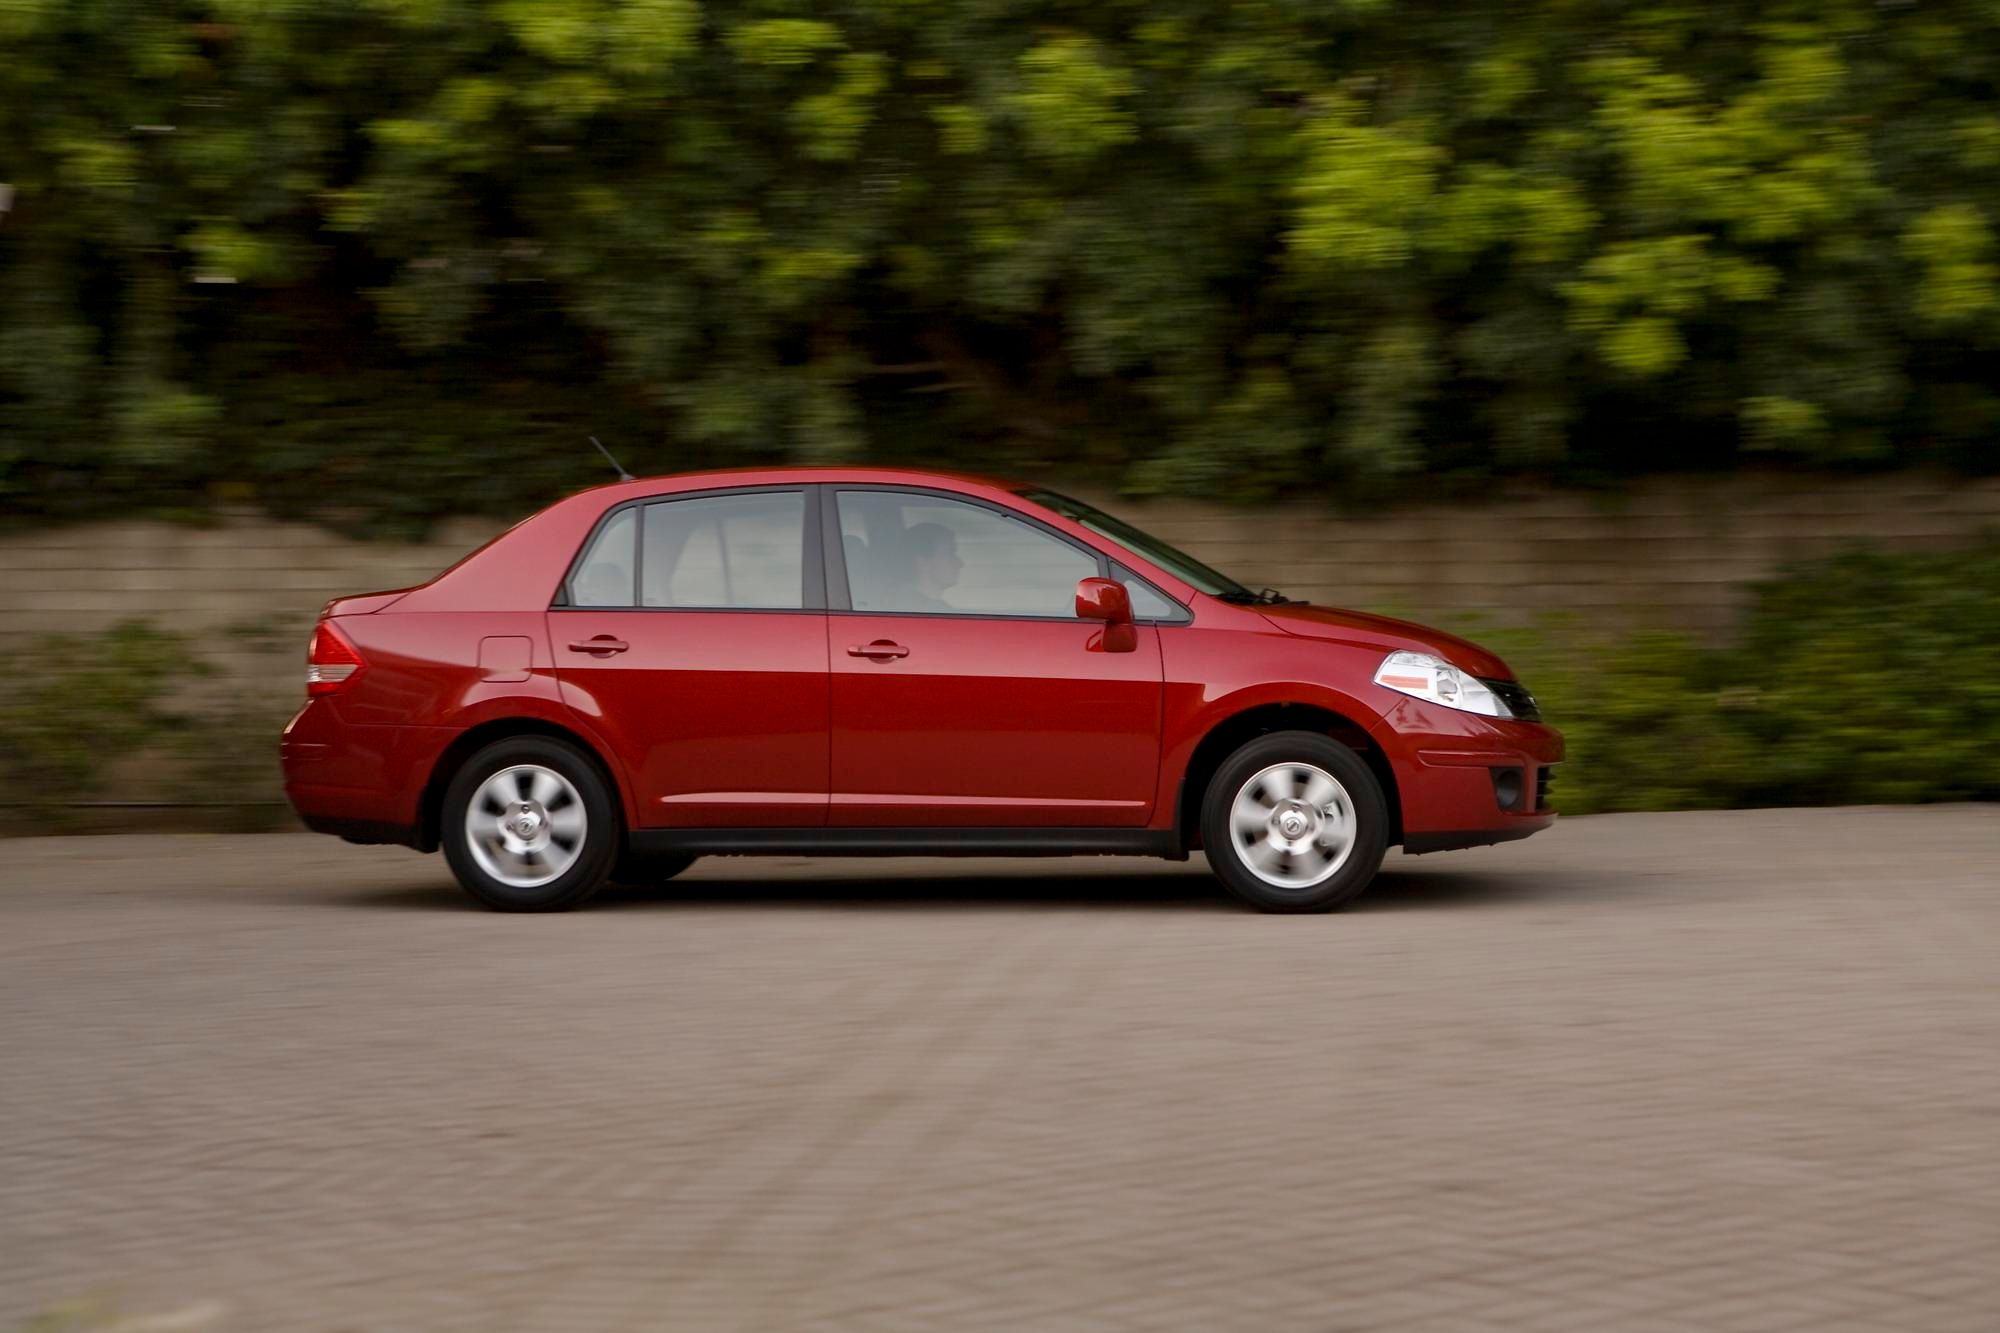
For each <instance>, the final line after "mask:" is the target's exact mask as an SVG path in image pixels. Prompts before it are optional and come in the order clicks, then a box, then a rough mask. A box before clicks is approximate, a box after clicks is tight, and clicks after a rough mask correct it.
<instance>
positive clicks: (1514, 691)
mask: <svg viewBox="0 0 2000 1333" xmlns="http://www.w3.org/2000/svg"><path fill="white" fill-rule="evenodd" d="M1479 683H1480V684H1481V685H1484V686H1485V687H1486V688H1487V689H1489V690H1491V691H1493V692H1494V693H1495V694H1497V695H1499V696H1500V702H1501V703H1503V704H1506V705H1507V711H1508V712H1510V713H1512V714H1513V715H1514V716H1515V717H1518V718H1520V719H1521V720H1522V721H1523V722H1540V721H1541V720H1542V710H1541V709H1540V708H1538V707H1536V706H1535V696H1534V695H1532V694H1530V693H1528V688H1527V686H1525V685H1523V684H1521V682H1520V681H1518V680H1488V679H1486V678H1485V677H1484V676H1481V677H1480V678H1479Z"/></svg>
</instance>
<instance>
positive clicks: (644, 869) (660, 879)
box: [610, 852, 695, 889]
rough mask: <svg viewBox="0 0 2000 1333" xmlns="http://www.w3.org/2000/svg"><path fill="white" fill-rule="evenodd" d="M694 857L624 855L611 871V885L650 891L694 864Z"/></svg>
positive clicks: (677, 855)
mask: <svg viewBox="0 0 2000 1333" xmlns="http://www.w3.org/2000/svg"><path fill="white" fill-rule="evenodd" d="M694 860H695V859H694V857H692V856H689V855H686V854H683V853H680V852H667V853H662V854H661V855H658V856H640V855H636V854H634V853H630V852H628V853H626V854H625V855H624V856H623V857H622V858H620V859H619V862H618V864H617V865H616V866H614V867H612V870H611V881H610V882H611V883H613V884H618V885H622V886H624V887H626V888H632V889H650V888H652V887H653V886H654V885H656V884H664V883H666V882H667V881H668V880H670V879H672V878H673V877H674V876H675V875H678V874H680V873H681V871H683V870H686V869H687V868H688V867H689V866H691V865H693V864H694Z"/></svg>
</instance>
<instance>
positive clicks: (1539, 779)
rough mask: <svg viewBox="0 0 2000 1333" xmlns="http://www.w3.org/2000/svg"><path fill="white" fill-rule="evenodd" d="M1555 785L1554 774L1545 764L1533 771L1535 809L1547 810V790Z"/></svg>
mask: <svg viewBox="0 0 2000 1333" xmlns="http://www.w3.org/2000/svg"><path fill="white" fill-rule="evenodd" d="M1555 785H1556V772H1555V770H1554V769H1552V768H1550V767H1549V766H1548V765H1547V764H1543V765H1542V766H1541V767H1540V768H1538V769H1536V770H1535V809H1537V810H1546V809H1548V808H1549V788H1551V787H1553V786H1555Z"/></svg>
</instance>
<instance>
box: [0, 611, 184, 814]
mask: <svg viewBox="0 0 2000 1333" xmlns="http://www.w3.org/2000/svg"><path fill="white" fill-rule="evenodd" d="M209 670H210V668H209V667H208V666H207V664H206V663H204V662H203V661H202V660H201V659H200V658H198V657H196V656H195V654H194V653H193V651H192V650H191V649H190V648H189V647H188V644H187V641H186V640H185V639H184V638H182V637H181V636H180V635H178V634H172V633H169V632H167V631H165V630H160V629H155V628H153V627H152V626H150V625H145V624H140V623H137V622H127V623H125V624H122V625H119V626H117V627H115V628H114V629H111V630H110V631H108V632H106V633H103V634H97V635H91V636H88V637H77V636H69V635H52V636H50V637H48V638H44V639H39V640H36V641H34V642H32V643H30V644H28V645H27V646H26V647H24V648H20V649H17V650H15V651H12V652H9V653H6V654H4V655H0V762H4V764H5V767H6V769H7V771H8V772H10V773H18V774H27V775H30V780H29V781H27V782H24V783H21V784H20V787H19V794H18V796H17V797H16V798H15V802H14V804H15V813H16V815H25V816H28V817H30V818H31V819H32V818H34V817H36V816H46V815H50V814H57V813H59V812H60V811H61V810H62V809H64V808H65V807H68V806H71V805H74V804H75V803H77V802H79V801H86V800H90V799H92V798H94V797H96V796H98V795H100V794H101V793H102V791H103V790H104V785H105V782H106V780H107V778H108V777H109V775H110V773H111V769H112V764H113V762H114V761H116V760H118V759H120V758H122V757H124V756H127V755H130V754H133V753H135V752H137V751H139V750H143V749H146V748H149V747H152V746H154V745H157V744H159V743H160V742H161V741H163V740H164V739H166V738H168V737H171V736H173V735H175V734H177V733H180V732H182V731H184V730H185V729H186V728H187V727H189V726H190V725H191V719H190V718H189V717H188V716H187V715H186V714H184V713H182V712H180V711H179V710H177V709H175V708H173V707H170V706H169V702H168V701H169V700H170V699H171V698H172V696H173V693H174V691H175V689H176V688H177V687H178V686H179V685H180V683H181V682H183V681H185V680H186V679H188V678H189V677H192V676H198V675H204V674H207V673H208V672H209Z"/></svg>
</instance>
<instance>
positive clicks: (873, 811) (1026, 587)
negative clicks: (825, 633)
mask: <svg viewBox="0 0 2000 1333" xmlns="http://www.w3.org/2000/svg"><path fill="white" fill-rule="evenodd" d="M822 526H823V529H824V531H825V532H826V538H825V549H826V558H827V565H828V600H829V606H830V608H831V609H830V611H829V619H828V626H829V631H830V635H831V641H830V643H829V649H830V652H829V659H830V663H831V673H832V677H831V678H832V686H833V696H832V754H831V758H832V778H831V784H830V787H831V796H832V806H831V810H830V813H829V823H830V824H831V825H833V826H836V827H839V826H848V827H878V828H879V827H899V826H901V827H917V826H923V827H964V828H981V827H985V828H992V827H1015V828H1058V827H1061V828H1078V827H1084V828H1091V827H1097V828H1130V827H1139V826H1142V825H1144V824H1145V823H1146V822H1147V820H1148V818H1149V817H1150V816H1151V814H1152V810H1153V802H1154V800H1155V798H1156V792H1155V787H1156V786H1157V782H1158V775H1159V759H1160V708H1161V697H1162V683H1161V667H1160V646H1159V638H1158V630H1157V629H1155V628H1154V627H1153V626H1150V625H1143V624H1142V625H1140V626H1138V627H1137V635H1136V638H1137V647H1136V650H1135V651H1131V652H1111V651H1107V650H1106V644H1105V634H1104V626H1103V625H1102V624H1100V623H1098V622H1096V621H1086V620H1079V619H1078V618H1077V616H1076V584H1077V580H1079V579H1081V578H1085V577H1089V576H1091V575H1098V574H1104V573H1106V572H1108V562H1106V561H1105V560H1104V559H1103V558H1102V557H1101V556H1099V555H1098V554H1097V553H1096V552H1095V551H1092V550H1090V549H1089V548H1087V547H1085V546H1082V545H1081V544H1079V543H1077V542H1075V541H1073V540H1072V539H1070V538H1069V537H1067V536H1066V535H1063V534H1059V533H1057V532H1055V530H1054V529H1052V528H1047V527H1044V526H1043V525H1041V524H1040V523H1037V522H1035V521H1034V520H1032V519H1030V518H1028V517H1026V516H1024V515H1021V514H1019V513H1017V512H1016V511H1014V510H1011V509H1009V508H1006V507H1005V506H1002V505H999V504H995V503H990V502H987V501H983V500H975V499H972V498H969V497H965V496H955V495H951V494H946V493H942V492H937V491H929V490H923V489H919V488H904V489H896V488H888V487H871V486H852V487H849V486H827V487H825V488H824V501H823V515H822Z"/></svg>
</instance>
